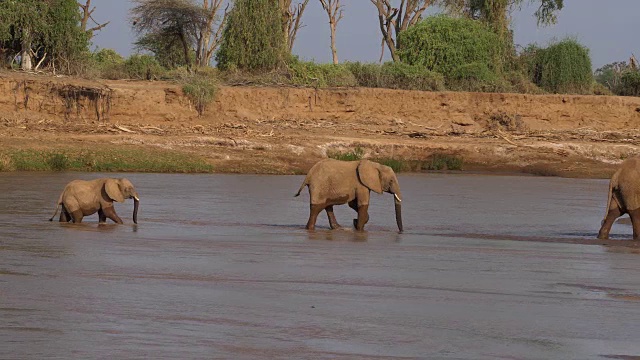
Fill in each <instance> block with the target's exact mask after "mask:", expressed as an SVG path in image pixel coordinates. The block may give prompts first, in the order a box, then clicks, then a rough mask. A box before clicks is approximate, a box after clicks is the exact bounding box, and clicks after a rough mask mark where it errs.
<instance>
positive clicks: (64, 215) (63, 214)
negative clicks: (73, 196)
mask: <svg viewBox="0 0 640 360" xmlns="http://www.w3.org/2000/svg"><path fill="white" fill-rule="evenodd" d="M70 220H71V214H69V212H68V211H67V208H66V207H64V205H62V209H60V222H61V223H68V222H69V221H70Z"/></svg>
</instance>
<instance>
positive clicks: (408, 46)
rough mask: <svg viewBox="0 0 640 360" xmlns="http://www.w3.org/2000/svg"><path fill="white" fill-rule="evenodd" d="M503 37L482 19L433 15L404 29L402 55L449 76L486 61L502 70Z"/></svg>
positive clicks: (400, 38)
mask: <svg viewBox="0 0 640 360" xmlns="http://www.w3.org/2000/svg"><path fill="white" fill-rule="evenodd" d="M501 44H502V41H501V40H500V38H499V37H498V35H496V34H495V33H494V32H493V31H491V29H489V28H488V27H487V26H485V25H484V24H482V23H481V22H479V21H474V20H471V19H465V18H452V17H448V16H444V15H438V16H431V17H428V18H426V19H425V20H423V21H421V22H420V23H418V24H416V25H415V26H412V27H410V28H409V29H407V30H405V31H403V32H402V33H400V36H399V38H398V55H399V56H400V59H401V60H402V61H403V62H405V63H407V64H410V65H421V66H423V67H425V68H426V69H427V70H431V71H435V72H437V73H440V74H442V75H444V76H445V78H448V77H450V76H452V75H453V74H454V72H455V71H456V69H457V68H459V67H460V66H463V65H468V64H474V63H477V64H486V66H487V68H488V70H489V71H491V72H495V71H496V70H500V68H501V65H500V61H499V60H500V59H499V54H500V53H501V50H502V45H501Z"/></svg>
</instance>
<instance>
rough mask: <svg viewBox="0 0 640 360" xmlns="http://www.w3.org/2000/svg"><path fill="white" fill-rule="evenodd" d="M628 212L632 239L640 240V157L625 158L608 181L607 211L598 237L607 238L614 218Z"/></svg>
mask: <svg viewBox="0 0 640 360" xmlns="http://www.w3.org/2000/svg"><path fill="white" fill-rule="evenodd" d="M624 214H629V217H630V218H631V224H632V225H633V240H640V158H638V157H634V158H630V159H627V160H625V161H624V162H623V163H622V165H620V169H618V171H616V172H615V174H613V176H612V177H611V181H610V182H609V196H608V200H607V213H606V214H605V217H604V220H602V227H601V228H600V232H599V233H598V239H603V240H604V239H608V238H609V231H610V230H611V226H612V225H613V223H614V222H615V221H616V219H617V218H618V217H620V216H622V215H624Z"/></svg>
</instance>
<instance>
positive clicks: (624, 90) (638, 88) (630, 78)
mask: <svg viewBox="0 0 640 360" xmlns="http://www.w3.org/2000/svg"><path fill="white" fill-rule="evenodd" d="M616 93H617V94H619V95H623V96H640V71H638V70H629V71H626V72H624V73H623V74H622V77H621V78H620V85H619V87H618V89H617V91H616Z"/></svg>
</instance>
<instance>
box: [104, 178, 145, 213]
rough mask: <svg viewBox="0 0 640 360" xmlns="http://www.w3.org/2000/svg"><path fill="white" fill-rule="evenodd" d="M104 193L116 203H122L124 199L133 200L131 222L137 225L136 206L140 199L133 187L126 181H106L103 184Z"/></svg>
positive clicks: (123, 179)
mask: <svg viewBox="0 0 640 360" xmlns="http://www.w3.org/2000/svg"><path fill="white" fill-rule="evenodd" d="M104 191H105V192H106V193H107V196H108V197H109V198H110V199H111V200H113V201H117V202H124V200H125V199H133V222H134V223H136V224H137V223H138V206H139V205H140V198H139V197H138V193H137V192H136V189H135V187H134V186H133V184H132V183H131V181H129V180H128V179H125V178H122V179H106V180H105V182H104Z"/></svg>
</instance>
